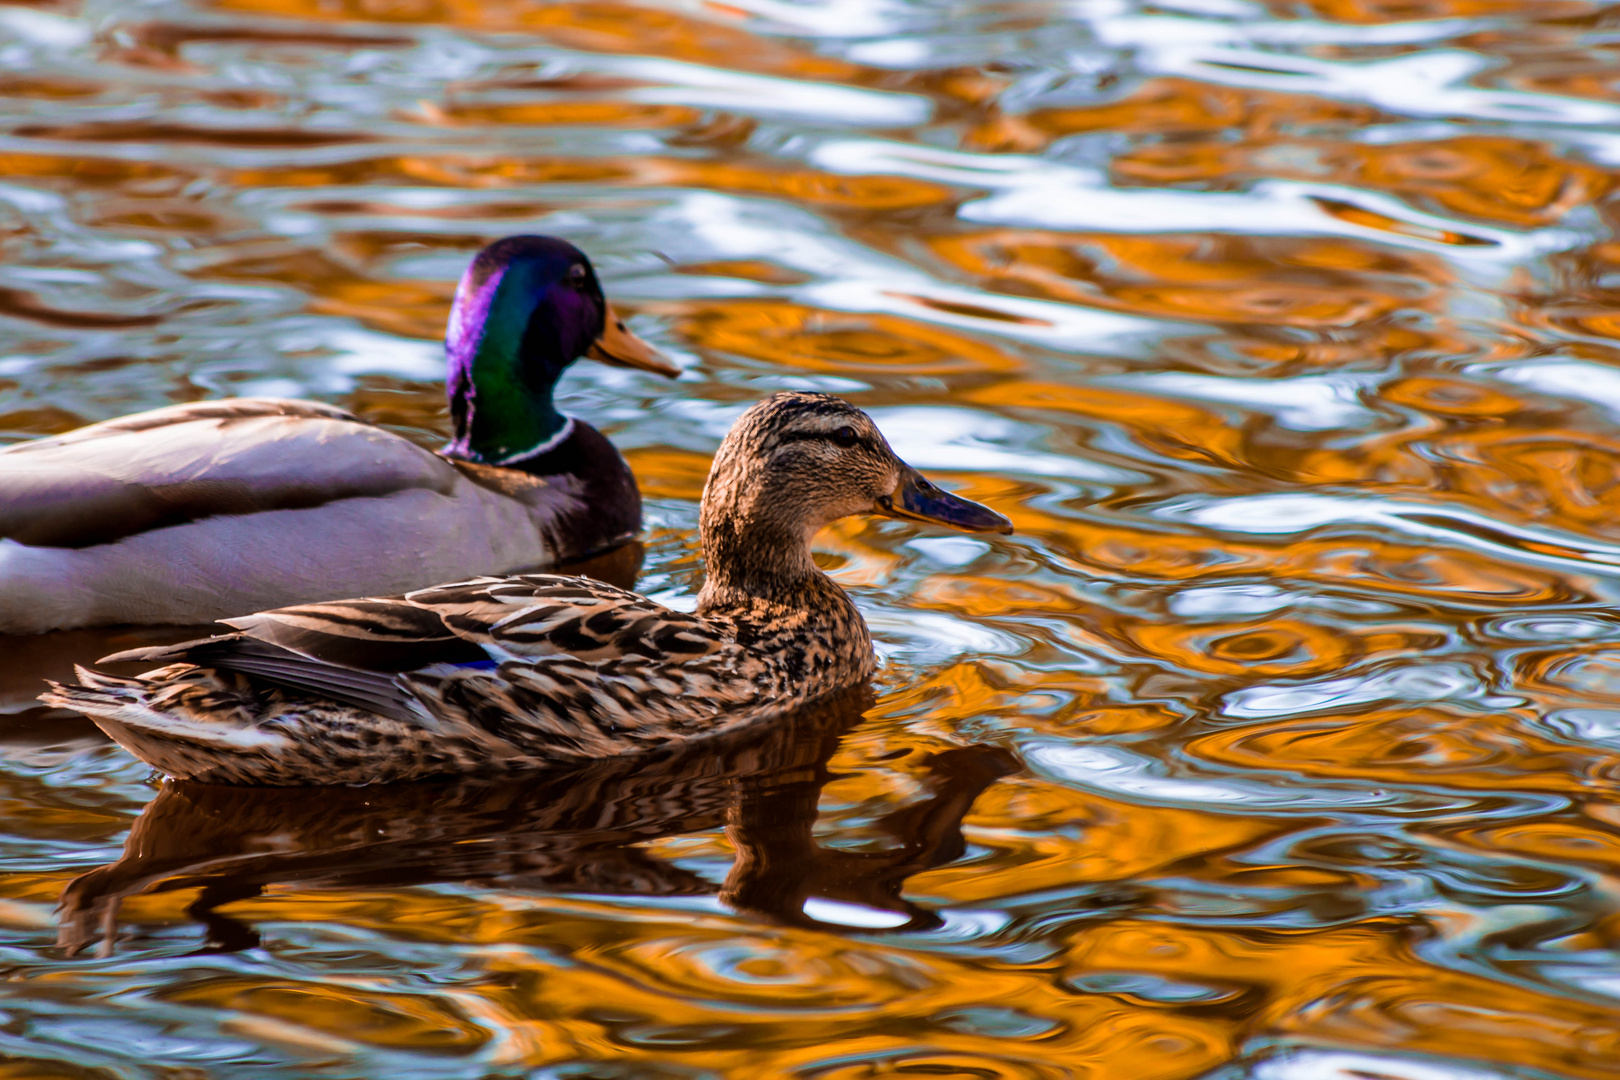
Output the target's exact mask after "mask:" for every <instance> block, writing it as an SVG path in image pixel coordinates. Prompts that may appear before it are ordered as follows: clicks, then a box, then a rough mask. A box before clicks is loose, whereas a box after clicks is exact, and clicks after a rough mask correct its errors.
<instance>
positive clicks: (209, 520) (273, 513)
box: [0, 236, 679, 634]
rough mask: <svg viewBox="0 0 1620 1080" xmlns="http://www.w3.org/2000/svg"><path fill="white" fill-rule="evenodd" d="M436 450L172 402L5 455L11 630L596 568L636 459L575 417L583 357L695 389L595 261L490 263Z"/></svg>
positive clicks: (527, 245)
mask: <svg viewBox="0 0 1620 1080" xmlns="http://www.w3.org/2000/svg"><path fill="white" fill-rule="evenodd" d="M446 347H447V352H448V355H449V368H450V372H449V375H450V377H449V384H448V392H449V397H450V415H451V417H452V419H453V420H454V423H455V439H454V440H453V441H452V442H451V443H450V445H449V446H447V447H446V448H445V449H444V451H443V452H442V453H439V454H435V453H433V452H431V451H428V450H424V449H423V448H422V447H420V446H417V445H416V444H415V443H412V442H410V441H409V440H408V439H404V438H401V437H400V436H398V435H393V434H390V433H389V432H387V431H384V430H382V429H381V428H378V427H375V426H374V425H372V424H369V423H366V422H364V421H362V420H359V419H357V418H356V417H354V416H352V415H351V414H349V413H347V412H344V411H343V410H342V409H338V408H334V407H332V406H330V405H322V404H318V403H316V402H311V401H286V400H278V399H272V398H236V399H231V400H226V401H207V402H197V403H195V404H190V405H176V406H172V407H170V408H166V409H156V410H154V411H152V412H144V413H138V414H136V415H134V416H126V417H123V418H121V419H118V420H110V421H107V422H106V423H101V424H93V425H91V426H90V427H86V428H80V429H79V430H77V431H70V432H68V433H67V434H65V435H59V436H56V437H54V438H48V439H38V440H35V441H33V442H27V443H21V444H18V445H16V446H11V447H8V448H6V449H5V450H4V451H0V633H13V634H16V633H39V632H42V631H45V630H56V629H65V628H69V627H76V626H96V625H106V624H111V623H201V622H209V621H211V620H213V619H216V618H219V617H220V616H222V615H228V614H230V613H231V612H234V611H246V610H251V609H254V608H261V607H273V606H277V605H281V604H292V603H298V602H300V601H304V600H312V599H316V598H318V597H323V596H333V595H339V596H344V595H348V596H354V595H361V594H369V593H385V594H386V593H397V592H402V591H404V590H406V589H411V588H416V587H418V586H421V585H425V584H427V583H429V582H434V581H446V580H449V579H452V578H457V577H467V576H470V575H473V574H495V573H509V572H512V571H516V570H521V569H531V568H535V567H543V566H547V565H550V564H553V563H556V562H561V561H567V560H571V559H576V558H581V557H584V556H585V555H588V554H591V553H593V552H595V551H599V550H602V549H604V548H606V547H609V546H611V545H613V544H615V543H618V542H619V541H622V540H624V539H626V538H627V537H629V536H630V535H631V534H633V533H634V532H635V531H636V530H637V529H639V528H640V527H641V496H640V493H639V492H638V491H637V489H636V481H635V477H634V476H632V475H631V473H630V468H629V466H628V465H627V464H626V463H625V461H624V458H622V457H621V456H620V455H619V452H618V451H617V450H615V449H614V448H613V445H612V444H611V443H609V442H608V440H607V439H606V438H605V437H604V436H603V435H602V434H601V433H600V432H598V431H597V430H596V429H595V428H593V427H591V426H590V425H589V424H586V423H583V422H582V421H579V420H573V419H569V418H568V417H565V416H563V415H562V414H561V413H559V412H558V411H557V409H556V406H555V405H553V404H552V399H551V394H552V388H553V387H554V386H555V384H556V382H557V379H558V377H559V376H560V375H561V374H562V372H563V369H564V368H566V367H568V365H569V364H571V363H573V361H574V359H575V358H576V357H579V356H590V357H592V358H593V359H597V360H602V361H605V362H607V363H613V364H623V365H629V366H632V367H639V368H644V369H646V370H649V371H656V372H658V373H660V374H663V375H670V376H673V375H676V374H679V369H677V368H676V367H674V366H673V365H672V364H670V363H669V361H667V360H665V359H664V358H663V357H661V356H659V355H658V353H657V352H655V351H654V350H653V349H652V348H651V347H650V346H648V345H647V344H646V343H645V342H643V341H641V340H640V339H639V338H637V337H635V335H633V334H631V333H630V332H629V331H628V330H626V329H625V326H624V323H622V322H621V321H619V319H618V318H617V317H616V316H615V315H614V314H613V310H612V308H610V307H609V306H608V304H607V301H606V300H605V299H604V298H603V296H602V288H601V286H600V285H598V284H597V281H596V275H595V273H594V272H593V271H592V269H591V264H590V261H589V260H588V259H586V258H585V255H584V254H583V253H582V252H581V251H580V250H579V249H578V248H576V247H574V246H573V245H572V244H569V243H567V242H565V241H562V240H557V239H553V238H551V237H544V236H514V237H509V238H507V239H505V240H501V241H498V242H496V243H494V244H491V245H490V246H489V247H487V248H485V249H484V250H483V251H481V252H480V253H479V254H478V256H477V258H475V259H474V260H473V262H472V265H471V266H470V267H469V268H468V270H467V272H466V273H465V274H464V275H462V278H461V284H460V286H459V288H457V290H456V299H455V304H454V306H453V307H452V308H451V311H450V327H449V333H448V335H447V337H446Z"/></svg>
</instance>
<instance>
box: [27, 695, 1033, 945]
mask: <svg viewBox="0 0 1620 1080" xmlns="http://www.w3.org/2000/svg"><path fill="white" fill-rule="evenodd" d="M871 703H872V696H871V693H870V691H868V690H866V689H865V688H862V689H861V690H858V691H855V692H852V693H850V694H846V695H843V696H840V697H839V698H836V699H832V700H828V701H826V702H824V703H822V704H820V705H818V706H817V707H814V708H812V709H807V710H802V711H800V712H798V713H796V714H793V715H791V716H787V717H783V718H782V719H781V720H779V721H776V722H773V723H770V724H761V725H756V726H755V727H754V728H753V729H752V730H747V731H741V732H737V733H735V734H734V735H731V736H727V737H723V738H715V739H709V740H702V741H699V742H696V743H692V744H689V745H686V746H683V747H679V748H676V749H673V750H670V751H667V752H663V753H658V754H650V755H642V756H638V757H634V758H618V759H612V760H607V761H599V762H595V763H592V764H590V765H588V766H584V767H581V768H578V769H573V770H569V771H567V772H551V773H544V774H536V775H535V776H533V777H529V778H523V779H519V780H507V781H502V782H499V783H480V782H474V781H466V780H461V781H455V782H444V783H434V782H419V783H412V784H398V785H389V786H379V787H366V788H298V789H285V788H237V787H223V786H215V785H209V784H195V783H175V782H169V783H165V784H164V786H163V788H162V790H161V791H160V792H159V793H158V796H157V798H155V799H154V800H153V801H152V802H151V803H150V804H149V805H148V806H147V807H146V809H145V810H144V811H143V812H142V814H141V816H140V818H139V819H138V820H137V821H136V822H135V826H134V828H133V829H132V830H131V832H130V836H129V839H128V841H127V842H126V843H125V845H124V855H123V857H122V858H120V859H119V860H118V861H116V862H112V863H109V864H107V865H106V866H103V867H100V868H98V869H96V870H92V871H90V872H89V873H86V874H83V875H81V876H79V877H78V878H75V879H74V880H73V881H72V882H70V883H69V884H68V886H67V888H66V889H64V890H63V893H62V900H61V922H60V929H59V935H58V943H59V944H60V945H61V946H63V947H64V948H66V949H67V950H68V951H69V952H70V953H77V952H80V951H82V950H84V949H85V948H87V947H89V946H90V945H93V944H96V943H97V942H99V943H100V950H101V952H102V954H103V955H105V954H108V953H110V952H111V950H112V945H113V942H114V940H115V938H116V936H117V920H118V907H119V904H120V903H121V901H122V900H123V899H124V898H125V897H129V896H134V895H137V894H140V893H144V892H149V891H159V892H161V891H167V890H172V889H200V890H201V893H200V895H199V896H198V897H197V899H196V900H195V901H194V902H193V903H192V904H191V905H190V907H189V908H188V909H187V911H188V913H189V914H190V915H192V916H193V917H194V918H196V919H197V920H198V921H199V922H200V923H202V924H203V925H204V926H205V927H206V928H207V931H208V938H209V940H208V944H207V945H206V946H205V951H235V950H240V949H245V948H252V947H254V946H256V945H257V944H258V941H259V938H258V934H257V932H255V931H254V930H253V929H252V928H251V927H250V926H247V925H245V924H244V923H242V922H240V921H239V920H237V919H234V918H232V917H231V916H230V915H228V914H225V913H223V912H221V911H220V910H218V909H219V908H220V907H221V906H223V905H225V904H229V903H231V902H232V901H236V900H243V899H247V898H250V897H254V896H258V895H259V894H260V893H261V892H262V891H263V890H264V889H265V888H266V887H267V886H271V885H274V884H278V883H290V884H296V886H297V887H298V888H300V889H322V888H326V889H353V888H367V887H377V888H385V887H398V886H409V885H421V884H428V883H436V882H461V883H468V884H478V885H483V886H491V885H493V886H499V887H502V888H517V889H534V890H537V891H546V892H564V893H585V894H597V895H619V896H647V897H661V896H696V895H714V894H718V896H719V898H720V899H721V901H723V902H724V903H726V904H728V905H729V906H731V907H732V908H733V909H735V910H737V911H739V912H744V913H747V914H750V915H753V916H756V917H760V918H764V919H768V920H772V921H776V922H781V923H788V924H793V925H799V926H826V927H828V928H829V929H834V928H841V927H838V926H837V925H836V924H829V923H824V922H821V921H819V920H817V919H816V918H814V917H813V915H811V914H807V913H806V910H805V908H806V905H807V903H810V902H811V901H814V900H823V901H832V902H834V903H839V904H846V905H857V906H858V907H860V908H863V909H868V910H867V912H866V914H869V915H877V916H879V919H878V921H880V922H882V924H883V925H884V926H885V927H886V928H887V929H890V930H907V929H911V930H916V929H927V928H930V927H933V926H937V925H938V924H939V917H938V916H937V915H935V914H934V913H933V912H931V911H929V910H927V909H925V908H922V907H920V906H919V905H917V904H914V903H912V902H910V901H908V900H906V899H904V898H903V897H902V896H901V895H900V893H901V888H902V886H903V885H904V883H905V880H906V878H907V877H909V876H910V875H912V874H915V873H917V872H918V871H921V870H926V869H928V868H930V867H933V866H938V865H940V864H941V863H944V862H948V861H950V860H952V859H955V858H958V857H960V855H961V854H962V852H963V850H964V842H963V839H962V834H961V823H962V818H963V816H964V815H965V814H966V813H967V812H968V810H969V808H970V807H971V806H972V804H973V801H974V800H975V799H976V798H977V797H978V796H979V794H980V793H981V792H983V791H984V790H985V788H987V787H988V786H989V785H990V784H992V783H994V782H995V780H996V779H998V778H999V777H1002V776H1005V775H1007V774H1008V773H1009V772H1011V771H1012V770H1013V769H1014V768H1015V767H1016V763H1015V759H1014V758H1013V757H1012V756H1011V755H1010V754H1008V753H1007V752H1006V751H1004V750H1001V749H998V748H994V747H987V746H969V747H962V748H958V749H953V750H950V751H947V752H944V753H941V754H936V755H934V756H933V757H932V758H931V759H930V760H929V761H928V762H927V763H926V764H925V766H924V768H925V774H926V785H927V788H928V796H927V797H926V798H925V799H923V800H922V801H920V802H917V803H914V804H912V805H909V806H907V807H905V808H903V809H900V810H898V811H896V812H894V813H892V814H890V815H888V816H887V817H885V818H883V819H881V820H880V821H878V822H876V823H875V828H877V829H878V830H879V831H881V832H883V833H884V834H886V835H887V836H888V837H889V838H890V839H891V840H892V841H893V843H892V844H891V845H889V846H887V847H885V849H884V850H881V851H841V850H836V849H830V848H826V847H823V846H821V845H819V844H817V843H816V841H815V839H814V836H813V832H812V830H813V827H814V825H815V821H816V804H817V801H818V798H819V796H820V793H821V789H822V787H823V786H824V785H825V784H826V783H827V781H828V780H830V779H832V777H833V774H832V773H830V772H829V771H828V769H827V762H828V760H829V759H830V758H831V757H832V755H833V752H834V751H835V750H836V749H837V746H838V740H839V738H840V737H841V736H842V735H843V734H844V733H845V732H847V731H849V730H850V729H851V728H852V727H854V726H855V725H856V724H858V723H859V722H860V720H861V716H862V713H863V712H864V711H865V709H866V708H867V707H869V706H870V705H871ZM718 828H724V829H725V831H726V834H727V837H728V838H729V839H730V841H731V843H732V845H733V846H734V848H735V850H736V853H737V854H736V859H735V861H734V863H733V865H732V868H731V870H730V873H729V874H728V875H727V877H726V879H725V881H724V883H723V884H721V885H719V886H716V885H715V884H713V883H712V882H710V881H708V880H706V879H705V878H703V877H702V876H700V875H698V874H696V873H693V872H691V871H689V870H686V869H684V868H682V867H680V866H677V865H675V864H673V863H671V862H668V861H666V860H664V859H662V858H659V857H658V856H657V855H655V854H653V853H651V852H649V851H647V850H646V849H645V848H643V847H641V846H639V845H641V844H642V843H643V842H645V841H648V840H652V839H655V838H658V837H665V836H675V835H680V834H683V833H696V832H703V831H709V830H714V829H718ZM812 907H814V905H812Z"/></svg>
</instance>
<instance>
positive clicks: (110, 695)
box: [39, 664, 141, 716]
mask: <svg viewBox="0 0 1620 1080" xmlns="http://www.w3.org/2000/svg"><path fill="white" fill-rule="evenodd" d="M73 671H74V674H76V675H78V677H79V683H80V685H78V686H68V685H66V684H65V683H59V682H54V681H52V680H50V679H47V680H45V685H46V686H48V687H50V689H49V690H46V691H45V692H44V693H43V694H41V695H39V700H40V701H43V702H45V703H46V704H47V705H55V706H57V707H58V708H62V709H72V710H73V711H74V712H82V713H84V714H85V715H86V716H109V715H110V714H111V713H113V712H115V711H117V710H119V709H122V708H124V707H125V706H127V705H130V704H131V703H133V702H135V701H138V700H139V699H140V690H141V684H140V682H139V680H136V679H121V678H119V677H118V676H116V675H103V674H102V673H101V672H99V671H91V670H90V669H89V668H87V667H81V666H79V665H78V664H75V665H73Z"/></svg>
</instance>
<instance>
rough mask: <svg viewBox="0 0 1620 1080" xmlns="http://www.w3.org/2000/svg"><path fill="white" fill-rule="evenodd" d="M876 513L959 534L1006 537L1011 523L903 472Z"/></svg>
mask: <svg viewBox="0 0 1620 1080" xmlns="http://www.w3.org/2000/svg"><path fill="white" fill-rule="evenodd" d="M877 512H878V513H880V514H885V515H887V516H889V517H896V518H906V519H909V520H911V521H931V522H933V523H934V524H936V525H947V526H949V527H950V528H953V529H960V530H961V531H963V532H996V533H1010V532H1012V531H1013V527H1012V522H1011V521H1009V520H1007V519H1006V518H1005V517H1003V516H1002V515H1000V514H998V513H996V512H995V511H994V510H992V509H990V508H989V507H988V506H981V505H979V504H978V503H976V502H974V501H972V500H971V499H964V498H962V497H961V496H960V495H952V494H951V493H950V492H948V491H946V490H945V489H944V488H941V487H936V486H935V485H934V484H932V483H930V482H929V481H928V479H927V478H925V477H924V476H923V475H922V474H921V473H919V472H917V470H915V469H907V470H906V474H905V475H904V476H902V477H901V478H900V486H899V487H897V488H896V489H895V491H894V494H893V495H885V496H884V497H883V498H881V499H879V500H878V504H877Z"/></svg>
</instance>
